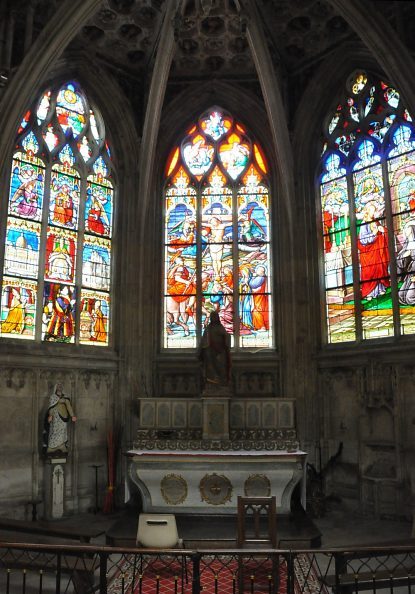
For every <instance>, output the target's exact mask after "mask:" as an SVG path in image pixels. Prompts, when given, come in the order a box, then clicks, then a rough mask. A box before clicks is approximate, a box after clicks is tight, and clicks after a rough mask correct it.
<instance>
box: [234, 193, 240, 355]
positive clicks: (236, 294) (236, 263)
mask: <svg viewBox="0 0 415 594" xmlns="http://www.w3.org/2000/svg"><path fill="white" fill-rule="evenodd" d="M232 193H233V196H232V218H233V225H232V227H233V233H232V243H233V245H232V252H233V254H232V255H233V295H232V299H233V334H234V339H235V342H234V347H235V349H237V350H239V349H240V348H241V345H240V341H239V326H240V325H239V251H238V191H237V188H235V187H233V192H232Z"/></svg>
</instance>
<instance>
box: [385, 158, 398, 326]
mask: <svg viewBox="0 0 415 594" xmlns="http://www.w3.org/2000/svg"><path fill="white" fill-rule="evenodd" d="M382 178H383V192H384V197H385V218H386V228H387V230H388V251H389V274H390V278H391V298H392V312H393V330H394V335H395V336H399V335H400V316H399V301H398V273H397V268H396V258H395V236H394V232H393V216H392V202H391V193H390V187H389V177H388V161H387V160H386V159H385V160H384V161H383V163H382Z"/></svg>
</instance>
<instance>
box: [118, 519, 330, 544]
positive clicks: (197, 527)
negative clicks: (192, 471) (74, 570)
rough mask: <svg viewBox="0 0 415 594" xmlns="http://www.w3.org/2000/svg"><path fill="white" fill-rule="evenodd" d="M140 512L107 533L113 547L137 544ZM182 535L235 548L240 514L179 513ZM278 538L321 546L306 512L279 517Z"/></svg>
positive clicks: (197, 541) (196, 541)
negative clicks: (237, 515)
mask: <svg viewBox="0 0 415 594" xmlns="http://www.w3.org/2000/svg"><path fill="white" fill-rule="evenodd" d="M138 514H139V512H138V511H137V512H135V513H134V512H133V511H132V510H129V511H128V512H126V514H125V515H124V516H122V517H121V518H120V519H119V520H117V521H116V522H115V523H114V524H113V525H112V526H111V527H110V529H109V530H107V532H106V542H107V544H108V545H111V546H120V547H122V546H125V547H132V546H135V538H136V533H137V523H138ZM176 521H177V528H178V532H179V536H180V538H182V539H183V541H184V545H185V547H186V548H188V549H216V548H218V549H234V548H235V539H236V531H237V518H236V516H229V515H227V516H224V515H212V514H210V515H195V514H187V515H180V514H176ZM277 539H278V547H279V548H280V549H308V548H317V547H319V546H320V545H321V532H320V530H319V529H318V528H317V527H316V525H315V524H314V523H313V521H312V520H311V518H309V516H308V515H307V514H306V513H305V512H303V513H301V514H289V515H280V516H277Z"/></svg>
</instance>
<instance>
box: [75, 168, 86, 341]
mask: <svg viewBox="0 0 415 594" xmlns="http://www.w3.org/2000/svg"><path fill="white" fill-rule="evenodd" d="M85 202H86V175H82V174H81V192H80V197H79V209H78V237H77V249H76V266H75V279H74V280H75V287H76V295H77V299H76V304H77V307H76V310H75V344H79V341H80V335H81V334H80V333H81V327H80V323H81V290H82V264H83V249H82V247H83V244H84V235H85V216H84V212H85Z"/></svg>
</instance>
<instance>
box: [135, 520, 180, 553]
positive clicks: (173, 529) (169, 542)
mask: <svg viewBox="0 0 415 594" xmlns="http://www.w3.org/2000/svg"><path fill="white" fill-rule="evenodd" d="M178 540H179V535H178V532H177V524H176V518H175V516H174V515H173V514H140V516H139V518H138V529H137V539H136V543H137V544H138V545H140V544H141V545H142V546H143V547H147V548H149V549H171V548H173V547H174V546H175V545H177V543H178Z"/></svg>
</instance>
